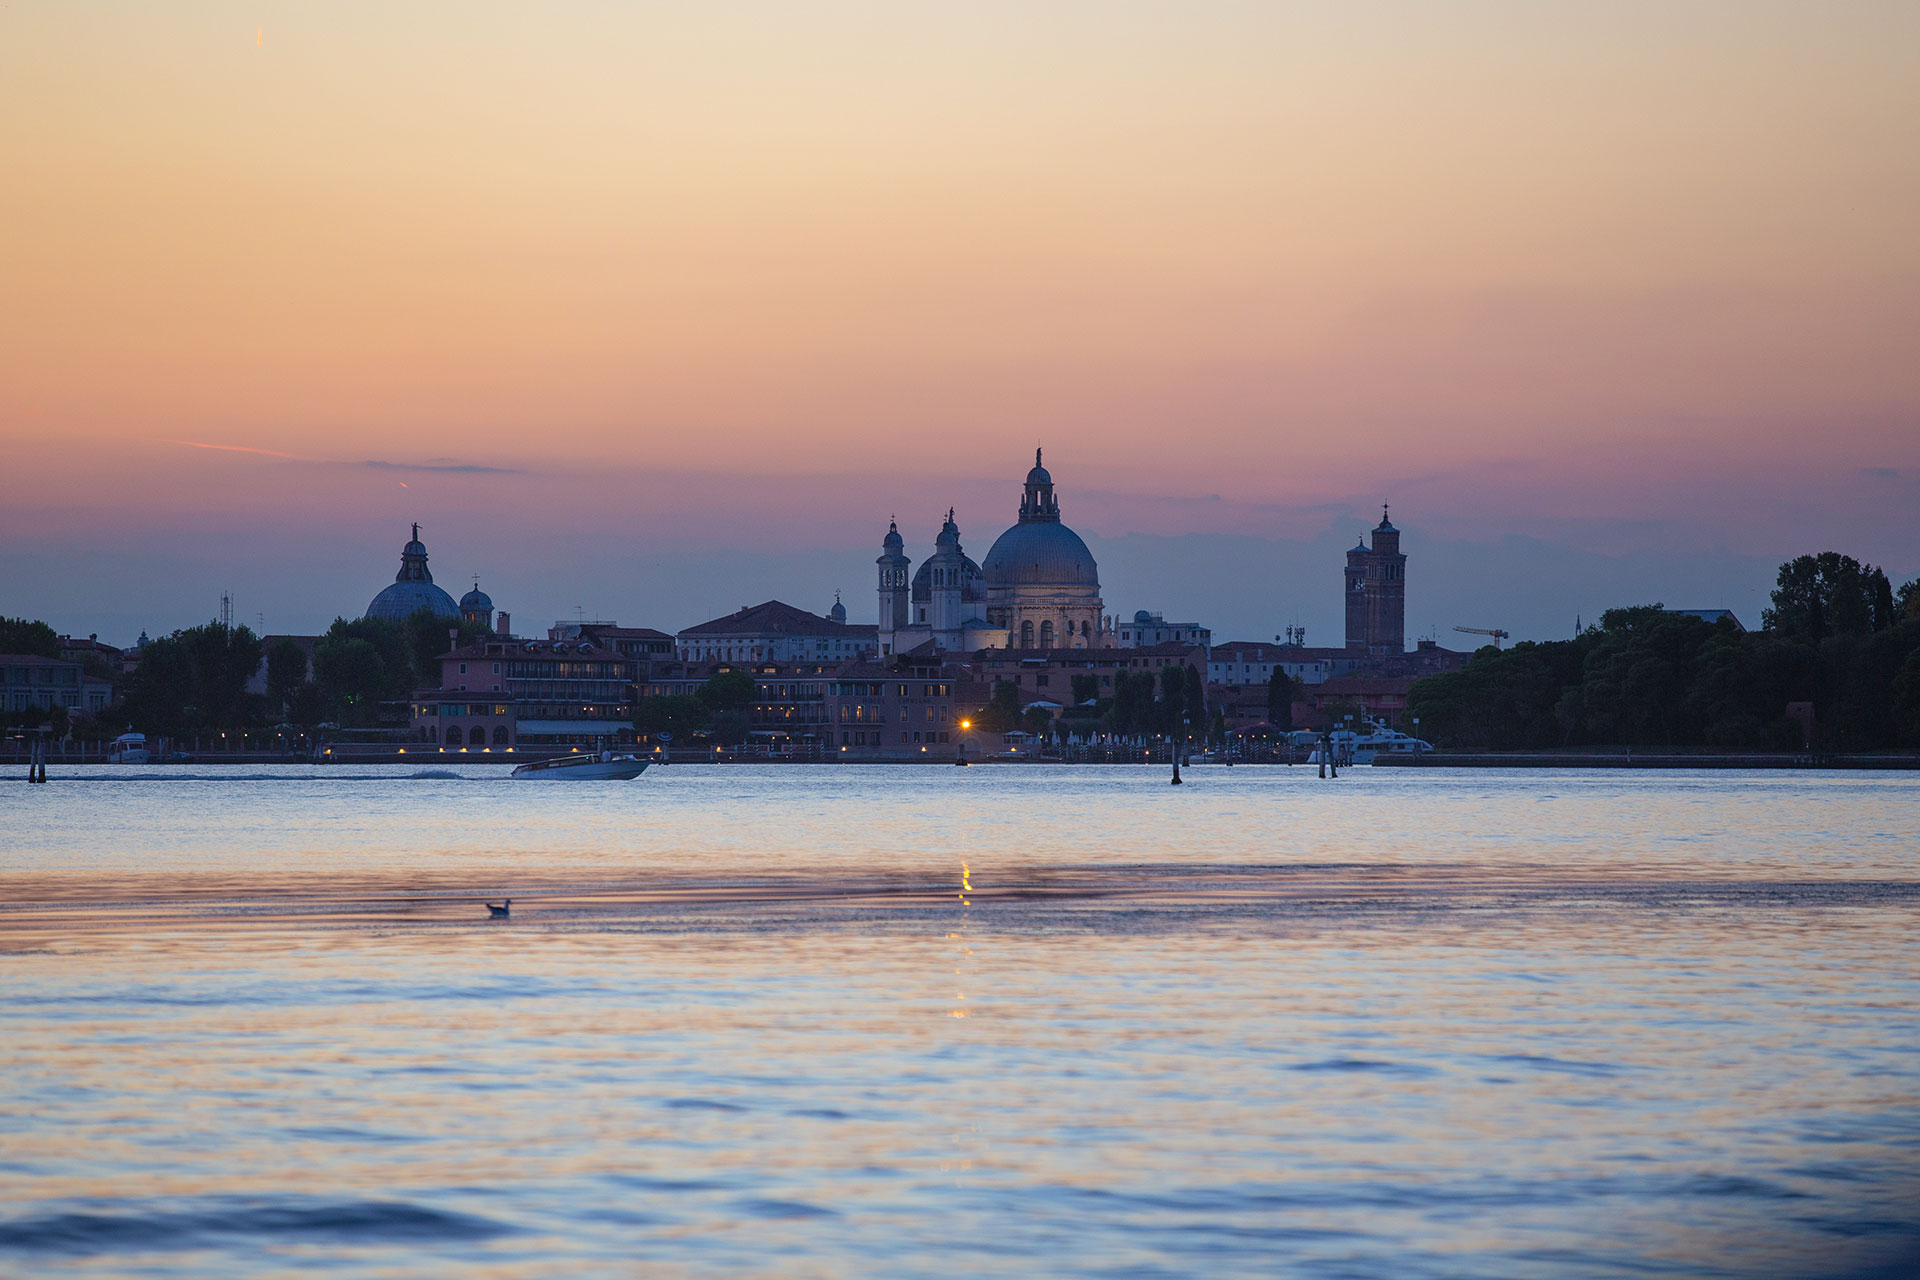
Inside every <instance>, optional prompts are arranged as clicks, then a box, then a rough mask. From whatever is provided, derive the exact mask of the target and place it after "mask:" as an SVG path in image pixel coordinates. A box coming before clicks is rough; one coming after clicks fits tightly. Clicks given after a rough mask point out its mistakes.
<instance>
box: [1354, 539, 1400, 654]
mask: <svg viewBox="0 0 1920 1280" xmlns="http://www.w3.org/2000/svg"><path fill="white" fill-rule="evenodd" d="M1346 601H1347V648H1348V649H1349V650H1352V651H1358V652H1359V653H1364V654H1365V655H1366V656H1367V657H1369V658H1397V657H1399V656H1400V655H1401V654H1403V653H1405V652H1406V649H1407V557H1406V556H1405V555H1404V554H1403V553H1402V552H1401V550H1400V531H1399V530H1398V529H1396V528H1394V527H1393V523H1392V522H1391V521H1389V520H1388V519H1387V508H1386V506H1385V505H1382V506H1381V508H1380V523H1379V524H1378V525H1376V526H1375V527H1374V530H1373V546H1372V548H1371V549H1369V548H1368V547H1367V544H1366V543H1365V542H1364V541H1362V542H1361V543H1360V545H1359V546H1357V547H1355V548H1353V550H1351V551H1349V552H1347V569H1346Z"/></svg>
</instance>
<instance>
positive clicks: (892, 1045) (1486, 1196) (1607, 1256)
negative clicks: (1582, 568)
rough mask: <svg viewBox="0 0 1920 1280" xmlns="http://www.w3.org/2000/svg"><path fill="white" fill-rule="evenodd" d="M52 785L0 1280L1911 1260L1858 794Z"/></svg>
mask: <svg viewBox="0 0 1920 1280" xmlns="http://www.w3.org/2000/svg"><path fill="white" fill-rule="evenodd" d="M105 772H106V771H99V772H95V773H93V774H91V775H90V777H89V780H86V781H74V782H71V783H69V784H67V785H64V786H62V785H54V786H48V787H45V788H37V787H36V788H28V787H26V786H24V785H18V786H16V785H13V784H10V783H9V784H0V820H4V826H3V827H0V830H4V831H5V832H6V833H7V835H6V838H5V842H4V846H3V847H4V852H0V900H4V903H5V905H4V906H0V951H4V952H6V954H3V955H0V991H4V993H5V998H4V1001H0V1112H3V1113H4V1118H3V1119H0V1205H4V1206H5V1207H4V1208H3V1209H0V1272H4V1271H6V1270H7V1269H8V1268H9V1267H18V1268H23V1269H34V1270H37V1269H50V1268H56V1267H73V1268H77V1269H80V1270H87V1269H98V1270H104V1271H115V1272H119V1271H127V1270H135V1269H140V1270H147V1271H151V1272H153V1273H155V1274H192V1275H199V1274H208V1273H226V1274H252V1273H255V1272H258V1271H260V1270H262V1269H275V1268H284V1269H289V1270H291V1269H308V1268H323V1269H324V1268H331V1269H337V1270H342V1271H346V1272H361V1271H379V1272H380V1273H382V1274H418V1275H447V1274H462V1273H471V1274H486V1275H507V1276H511V1275H520V1274H529V1275H531V1274H551V1273H553V1272H555V1271H558V1270H569V1271H580V1270H584V1271H594V1270H604V1271H610V1272H620V1273H627V1272H629V1271H631V1270H634V1269H641V1268H644V1269H648V1270H651V1271H658V1272H660V1273H662V1274H713V1275H721V1274H728V1275H732V1274H761V1275H777V1276H813V1275H828V1274H834V1275H873V1276H893V1275H903V1274H954V1273H996V1274H1042V1273H1044V1274H1074V1275H1114V1274H1127V1275H1195V1274H1207V1275H1249V1276H1253V1275H1275V1274H1296V1275H1303V1276H1344V1275H1356V1276H1359V1275H1368V1276H1371V1275H1384V1274H1396V1275H1414V1276H1420V1275H1436V1276H1437V1275H1463V1274H1467V1275H1494V1276H1501V1275H1514V1276H1521V1275H1527V1276H1532V1275H1644V1274H1648V1273H1650V1272H1651V1273H1653V1274H1683V1275H1717V1274H1718V1275H1775V1274H1779V1275H1806V1274H1848V1275H1852V1274H1870V1273H1874V1271H1873V1269H1874V1268H1876V1267H1885V1268H1896V1267H1897V1265H1898V1263H1899V1261H1900V1260H1901V1259H1902V1258H1903V1257H1904V1258H1907V1259H1911V1258H1912V1257H1913V1255H1912V1253H1911V1252H1910V1247H1911V1242H1912V1240H1913V1238H1914V1236H1913V1230H1914V1226H1915V1223H1916V1221H1920V1214H1916V1213H1915V1211H1914V1203H1915V1201H1914V1191H1915V1188H1916V1179H1915V1178H1914V1176H1913V1175H1914V1174H1915V1173H1916V1172H1920V1170H1916V1151H1917V1149H1920V1148H1917V1145H1916V1144H1917V1142H1920V1105H1916V1090H1915V1080H1916V1073H1917V1072H1920V1061H1917V1060H1916V1052H1917V1051H1920V1037H1916V1035H1915V1031H1916V1023H1917V1022H1920V1015H1916V1012H1915V1009H1916V1004H1915V999H1914V997H1915V994H1916V991H1915V988H1916V980H1915V979H1916V974H1915V965H1914V952H1913V944H1912V943H1911V941H1910V939H1911V936H1912V927H1913V923H1914V908H1915V905H1916V903H1917V902H1920V898H1916V897H1915V896H1914V893H1913V890H1912V886H1913V883H1914V881H1915V880H1916V879H1920V877H1915V876H1914V874H1913V872H1914V866H1913V861H1914V854H1913V849H1912V841H1911V838H1910V835H1909V834H1905V833H1910V832H1911V831H1913V830H1915V829H1920V821H1916V818H1920V786H1916V785H1915V784H1914V783H1912V782H1909V781H1907V780H1905V779H1902V778H1898V777H1893V778H1888V777H1873V776H1845V775H1843V776H1831V775H1822V776H1812V777H1808V776H1796V775H1765V774H1761V775H1712V776H1707V777H1702V776H1699V775H1690V774H1682V775H1674V774H1636V775H1620V774H1611V773H1609V774H1600V775H1580V774H1559V775H1551V774H1518V773H1516V774H1477V773H1458V774H1443V773H1427V772H1418V773H1413V772H1408V773H1400V772H1389V771H1387V770H1355V771H1353V774H1352V775H1350V776H1349V777H1346V778H1342V779H1341V780H1340V781H1339V783H1337V784H1335V783H1331V782H1329V783H1324V784H1323V783H1320V782H1318V781H1317V780H1315V779H1312V778H1311V777H1310V776H1308V774H1307V771H1305V770H1300V769H1296V770H1293V771H1292V772H1291V773H1288V772H1287V771H1285V770H1279V769H1264V770H1263V769H1251V768H1239V769H1234V770H1231V771H1228V770H1223V769H1200V770H1196V771H1195V772H1194V773H1193V774H1192V775H1190V776H1191V778H1192V782H1193V785H1190V786H1188V787H1183V788H1180V789H1179V790H1178V791H1175V790H1173V789H1171V788H1168V787H1167V786H1166V784H1165V781H1164V779H1160V778H1159V777H1158V776H1157V773H1154V772H1151V771H1148V770H1146V769H1126V768H1120V769H1087V768H1081V769H1040V768H1032V767H1023V768H1018V769H1013V768H1008V769H990V768H975V769H970V770H952V769H945V770H935V769H910V768H908V769H873V768H861V769H834V768H831V767H829V768H820V769H810V768H800V767H785V768H780V767H774V768H748V767H734V768H695V767H689V766H675V767H673V768H671V769H668V770H664V771H653V772H650V773H649V774H647V775H646V776H645V777H644V778H643V779H641V780H640V781H639V782H637V783H634V784H631V785H626V786H622V785H620V784H614V785H611V786H607V787H590V786H585V785H582V786H579V787H556V786H549V787H529V786H527V785H525V784H513V783H507V782H502V781H499V780H497V779H492V778H485V777H482V778H481V779H478V780H473V781H458V780H454V781H449V780H430V779H429V780H409V779H406V778H397V777H396V778H368V779H364V780H348V779H346V778H344V777H343V776H342V773H341V771H338V770H331V771H325V773H324V775H323V776H321V777H319V778H317V779H298V778H289V777H287V776H284V775H285V774H287V773H310V772H312V771H306V770H299V771H262V772H263V773H268V774H270V775H276V776H268V777H263V778H260V779H258V780H254V781H236V780H234V779H233V778H232V777H231V776H230V775H221V776H219V777H218V778H217V779H216V780H211V781H205V782H196V781H182V780H178V779H176V778H166V780H162V781H150V782H149V781H107V780H104V777H103V775H104V773H105ZM131 772H136V773H147V774H149V775H153V774H155V773H157V771H131ZM367 772H371V773H387V774H394V773H400V772H404V771H398V770H374V771H367ZM463 772H469V773H475V774H479V773H481V771H480V770H478V769H469V770H464V771H463ZM161 776H164V775H161ZM58 781H59V778H58V773H57V770H56V782H58ZM506 892H511V893H512V894H513V896H514V898H515V907H514V920H513V921H512V922H511V923H506V924H494V923H492V922H489V921H487V920H485V919H484V912H481V911H480V909H479V908H478V906H477V905H476V904H475V898H476V897H477V896H480V895H482V894H488V893H490V894H496V895H497V894H501V893H506ZM476 915H477V916H480V917H481V918H480V919H474V917H475V916H476ZM956 1015H964V1016H956ZM1902 1250H1908V1252H1905V1253H1904V1254H1903V1253H1902ZM1896 1273H1897V1272H1896V1271H1895V1270H1888V1271H1886V1272H1885V1274H1896Z"/></svg>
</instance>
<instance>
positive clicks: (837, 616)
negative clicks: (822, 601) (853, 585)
mask: <svg viewBox="0 0 1920 1280" xmlns="http://www.w3.org/2000/svg"><path fill="white" fill-rule="evenodd" d="M827 617H828V618H829V619H831V620H832V621H834V622H838V623H840V624H841V625H843V626H844V625H845V624H846V621H847V606H845V605H843V604H841V603H840V593H839V592H837V591H836V592H834V593H833V608H831V609H829V610H827Z"/></svg>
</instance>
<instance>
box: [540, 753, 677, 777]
mask: <svg viewBox="0 0 1920 1280" xmlns="http://www.w3.org/2000/svg"><path fill="white" fill-rule="evenodd" d="M652 763H653V761H651V760H642V759H641V758H640V757H638V756H630V755H619V756H617V755H615V754H613V752H611V751H601V752H598V753H595V754H587V753H580V754H577V755H565V756H555V757H554V758H553V759H551V760H536V761H534V762H533V763H531V764H523V765H520V766H518V767H516V768H515V769H514V771H513V776H514V777H516V778H553V779H565V780H567V781H569V782H605V781H614V782H625V781H627V780H628V779H631V778H637V777H639V776H640V775H641V774H643V773H645V772H646V771H647V766H648V765H650V764H652Z"/></svg>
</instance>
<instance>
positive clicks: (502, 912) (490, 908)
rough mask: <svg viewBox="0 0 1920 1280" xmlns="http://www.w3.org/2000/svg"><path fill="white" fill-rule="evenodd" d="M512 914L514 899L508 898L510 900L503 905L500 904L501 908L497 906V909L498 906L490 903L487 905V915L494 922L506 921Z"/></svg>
mask: <svg viewBox="0 0 1920 1280" xmlns="http://www.w3.org/2000/svg"><path fill="white" fill-rule="evenodd" d="M512 914H513V899H512V898H508V899H506V900H505V901H503V902H502V903H501V904H500V905H499V906H497V907H496V906H494V905H493V904H492V903H491V902H489V903H488V904H487V915H488V917H489V918H491V919H494V920H504V919H505V918H506V917H508V916H510V915H512Z"/></svg>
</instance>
